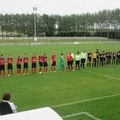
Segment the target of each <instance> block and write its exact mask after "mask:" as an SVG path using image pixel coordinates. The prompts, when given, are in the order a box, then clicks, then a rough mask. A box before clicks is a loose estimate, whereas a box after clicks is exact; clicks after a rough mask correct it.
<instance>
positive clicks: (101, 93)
mask: <svg viewBox="0 0 120 120" xmlns="http://www.w3.org/2000/svg"><path fill="white" fill-rule="evenodd" d="M96 49H99V51H103V50H105V51H118V50H120V44H119V43H118V44H111V43H110V44H108V43H107V44H94V45H92V44H84V45H56V46H54V45H43V46H0V54H3V55H4V57H7V56H8V54H11V55H12V56H13V58H14V74H15V75H13V76H10V77H8V76H4V77H2V78H1V79H0V96H1V97H2V94H3V93H4V92H11V93H12V101H13V102H14V103H15V104H16V105H17V109H18V111H24V110H30V109H34V108H40V107H46V106H49V107H52V108H53V109H54V110H55V111H56V112H57V113H58V114H59V115H60V116H66V115H73V114H76V113H81V112H86V113H88V114H82V115H76V116H73V117H68V118H64V120H94V119H96V118H99V119H101V120H119V119H120V65H109V66H104V67H98V68H87V67H86V68H85V69H84V70H83V69H81V70H79V71H74V72H72V71H64V72H60V71H59V57H60V53H61V52H63V53H64V58H65V59H66V55H67V53H69V52H71V51H72V52H74V54H75V53H76V52H77V51H80V52H81V51H83V50H85V51H86V52H88V51H95V50H96ZM53 51H55V52H56V55H57V72H56V73H48V74H41V75H40V74H39V73H36V74H29V75H25V76H23V75H21V76H20V77H17V75H16V66H15V61H16V59H15V58H16V57H17V56H18V55H21V56H23V55H24V53H27V54H28V56H29V57H31V56H32V54H36V56H38V55H39V53H40V52H42V53H46V54H47V56H48V65H49V69H50V64H51V57H50V56H51V54H52V52H53ZM30 68H31V65H30V64H29V70H30ZM89 114H90V115H93V116H94V117H96V118H92V117H90V116H89Z"/></svg>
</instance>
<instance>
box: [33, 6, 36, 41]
mask: <svg viewBox="0 0 120 120" xmlns="http://www.w3.org/2000/svg"><path fill="white" fill-rule="evenodd" d="M33 11H34V41H37V35H36V32H37V27H36V20H37V19H36V11H37V7H33Z"/></svg>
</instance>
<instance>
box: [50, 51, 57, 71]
mask: <svg viewBox="0 0 120 120" xmlns="http://www.w3.org/2000/svg"><path fill="white" fill-rule="evenodd" d="M51 59H52V65H51V72H56V54H55V52H53V54H52V56H51Z"/></svg>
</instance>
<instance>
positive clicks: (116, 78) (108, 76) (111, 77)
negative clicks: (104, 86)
mask: <svg viewBox="0 0 120 120" xmlns="http://www.w3.org/2000/svg"><path fill="white" fill-rule="evenodd" d="M84 72H88V73H92V74H96V75H99V76H103V77H106V78H110V79H114V80H120V78H118V77H113V76H110V75H105V74H101V73H97V72H91V71H87V70H85V71H84Z"/></svg>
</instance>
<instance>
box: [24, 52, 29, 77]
mask: <svg viewBox="0 0 120 120" xmlns="http://www.w3.org/2000/svg"><path fill="white" fill-rule="evenodd" d="M28 61H29V59H28V56H27V54H25V55H24V57H23V75H25V74H29V73H28Z"/></svg>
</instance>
